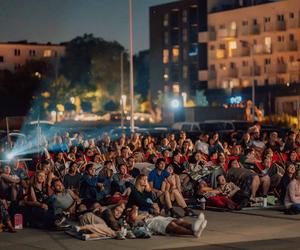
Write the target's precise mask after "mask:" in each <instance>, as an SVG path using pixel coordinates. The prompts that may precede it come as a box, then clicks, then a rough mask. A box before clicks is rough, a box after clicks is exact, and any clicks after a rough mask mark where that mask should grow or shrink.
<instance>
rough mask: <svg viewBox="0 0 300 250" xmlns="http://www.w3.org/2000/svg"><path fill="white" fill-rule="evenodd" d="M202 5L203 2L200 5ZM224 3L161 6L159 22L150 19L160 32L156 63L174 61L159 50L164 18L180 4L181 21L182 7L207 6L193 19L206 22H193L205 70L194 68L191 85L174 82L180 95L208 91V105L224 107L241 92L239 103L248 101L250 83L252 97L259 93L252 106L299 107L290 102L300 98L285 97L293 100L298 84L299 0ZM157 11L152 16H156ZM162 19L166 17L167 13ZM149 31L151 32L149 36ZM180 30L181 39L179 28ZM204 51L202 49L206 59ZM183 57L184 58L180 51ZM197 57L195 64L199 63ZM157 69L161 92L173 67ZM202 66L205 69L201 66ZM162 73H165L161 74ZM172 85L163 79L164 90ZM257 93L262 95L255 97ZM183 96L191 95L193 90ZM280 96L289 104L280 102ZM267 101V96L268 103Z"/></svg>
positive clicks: (299, 57) (169, 48)
mask: <svg viewBox="0 0 300 250" xmlns="http://www.w3.org/2000/svg"><path fill="white" fill-rule="evenodd" d="M203 2H206V3H205V4H203ZM224 2H225V1H216V0H207V1H188V0H186V1H185V0H183V1H181V2H175V3H173V4H174V5H172V4H170V5H162V6H161V8H160V9H159V10H160V11H161V12H160V13H161V14H160V18H159V20H156V21H152V20H151V15H150V27H151V23H152V22H154V23H155V22H156V27H157V26H158V24H157V22H160V23H161V28H158V30H159V31H160V32H161V33H160V34H161V35H160V39H162V40H161V41H160V46H161V47H160V48H161V50H160V51H158V50H157V51H155V53H156V54H157V55H156V57H155V59H157V58H158V55H159V56H160V61H163V62H167V59H169V60H172V56H173V54H172V52H173V51H172V50H171V49H172V47H168V46H164V42H165V40H164V39H163V38H164V34H165V33H164V32H162V31H163V29H162V27H163V19H162V18H163V13H173V9H176V7H175V6H176V5H180V6H183V7H181V8H179V7H177V8H178V10H179V12H180V13H179V14H178V15H179V16H181V19H182V18H183V17H184V16H185V14H184V11H185V9H186V8H187V6H191V4H195V6H196V5H197V8H198V9H200V8H201V7H202V8H205V7H206V13H203V11H202V12H199V11H198V15H204V16H203V18H202V19H201V18H199V17H198V20H200V19H201V20H202V21H203V23H205V19H206V25H203V27H202V26H201V25H200V23H198V25H200V26H201V27H202V28H203V29H199V30H198V48H199V47H200V45H201V46H203V47H202V50H198V53H199V55H198V56H199V58H202V59H203V60H204V59H206V60H207V63H206V64H207V65H206V68H205V66H204V67H200V66H199V65H200V64H199V63H198V65H196V67H197V66H198V68H197V74H195V75H194V77H195V78H194V81H193V82H189V84H190V85H188V84H187V83H186V82H184V81H183V78H182V79H179V80H180V81H181V82H182V85H183V86H182V88H181V89H180V91H185V89H186V88H189V89H190V90H192V89H199V88H201V87H207V90H206V93H207V95H208V96H211V98H210V99H211V100H213V99H218V98H219V99H222V100H223V103H225V102H226V101H227V100H228V97H230V95H232V93H237V94H239V92H241V93H243V94H244V98H243V99H245V98H250V99H251V86H252V84H254V85H255V86H256V92H258V93H257V97H258V99H257V102H256V105H259V104H261V103H262V104H263V105H264V106H268V109H269V111H270V112H271V111H275V110H276V111H278V112H279V113H282V112H283V111H282V110H286V109H284V108H283V106H284V107H287V106H288V107H296V106H297V107H298V106H299V104H298V103H299V102H298V101H294V100H295V98H296V100H298V99H300V94H299V98H298V97H293V98H291V97H290V96H297V95H298V93H297V91H296V89H298V84H299V83H300V1H299V0H281V1H280V0H279V1H263V0H262V1H258V0H237V1H226V5H225V4H224ZM200 3H201V4H202V5H200ZM205 5H206V6H205ZM166 7H168V8H166ZM157 8H158V7H156V9H152V11H153V10H155V11H157V12H158V10H157ZM150 14H151V9H150ZM164 15H165V16H166V14H164ZM152 18H153V16H152ZM152 25H153V24H152ZM172 27H173V26H171V30H172V29H173V28H172ZM153 30H154V28H152V29H151V30H150V32H151V31H153ZM179 30H181V35H182V36H183V34H184V32H185V31H184V28H181V29H179ZM156 35H158V33H156ZM150 36H151V33H150ZM154 41H155V40H154ZM150 43H153V39H152V40H151V39H150ZM165 44H166V43H165ZM156 46H157V45H156ZM179 46H180V48H181V51H184V45H183V44H179ZM205 48H207V51H206V54H205ZM152 49H155V46H152V47H151V46H150V58H151V55H152V54H154V52H152ZM165 49H168V52H164V50H165ZM164 53H165V54H164ZM170 53H171V54H170ZM182 54H183V55H184V52H182ZM164 55H166V57H164ZM167 56H168V57H167ZM183 57H184V56H183ZM199 58H198V60H201V59H199ZM188 59H189V60H188V61H187V62H186V65H188V66H189V65H190V64H191V61H190V58H189V57H188ZM179 62H180V66H179V68H181V69H182V70H181V73H182V76H183V75H184V70H183V69H184V67H185V62H184V60H183V59H182V60H181V61H179ZM152 64H153V63H152ZM152 64H151V61H150V72H153V71H155V67H154V70H153V69H152ZM161 65H162V66H161V72H159V73H160V74H156V79H155V80H156V82H157V81H158V78H159V77H160V83H161V85H160V86H161V87H162V86H164V87H165V85H166V84H165V83H166V81H162V79H161V77H162V76H167V75H168V76H169V75H172V74H173V73H174V72H173V71H172V68H171V69H170V67H165V66H169V64H167V63H165V64H164V63H162V64H161ZM201 65H205V63H203V64H201ZM156 67H158V65H156ZM171 67H172V66H171ZM167 68H169V71H166V70H167ZM163 70H165V71H163ZM170 70H171V71H170ZM188 71H189V73H190V72H191V71H193V69H192V68H190V67H189V68H188ZM156 72H158V71H156ZM153 74H154V72H153V73H150V83H151V85H152V84H153V81H152V80H153V79H152V75H153ZM174 80H176V79H173V78H171V79H168V86H172V84H173V86H174V84H175V86H176V81H174ZM163 83H164V84H163ZM155 84H156V83H155ZM155 84H154V85H155ZM179 85H180V84H179ZM283 86H285V87H286V88H283ZM271 87H272V88H271ZM276 88H278V89H280V91H281V92H278V91H277V92H276V91H275V92H276V93H277V94H278V96H277V95H275V96H274V95H272V94H271V95H269V90H271V89H272V90H273V91H274V89H276ZM161 89H162V88H161ZM260 89H261V90H262V91H264V92H260ZM285 89H286V90H285ZM291 89H295V91H291ZM169 90H170V89H169ZM173 90H174V89H173ZM218 90H219V91H218ZM151 91H156V89H151ZM188 92H189V93H190V94H191V95H192V94H193V91H188ZM211 93H214V95H212V94H211ZM216 93H219V94H216ZM222 93H225V94H224V95H223V94H222ZM260 94H262V95H260ZM285 94H286V96H287V98H286V100H287V102H289V104H285V103H284V102H285V101H284V100H285V97H284V96H285ZM226 95H227V97H226ZM260 96H261V98H260ZM266 96H269V98H270V99H268V98H266ZM277 97H278V98H277ZM276 98H277V99H276ZM297 98H298V99H297ZM222 100H220V102H222ZM291 102H292V104H291ZM221 104H222V103H221ZM294 110H295V109H294Z"/></svg>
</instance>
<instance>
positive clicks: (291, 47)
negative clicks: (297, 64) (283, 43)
mask: <svg viewBox="0 0 300 250" xmlns="http://www.w3.org/2000/svg"><path fill="white" fill-rule="evenodd" d="M287 50H288V51H297V50H298V42H297V41H289V43H288V48H287Z"/></svg>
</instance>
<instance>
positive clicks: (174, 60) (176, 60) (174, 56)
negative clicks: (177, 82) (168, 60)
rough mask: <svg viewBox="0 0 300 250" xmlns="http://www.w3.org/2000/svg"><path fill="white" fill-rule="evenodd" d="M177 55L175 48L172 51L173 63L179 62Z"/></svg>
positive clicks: (177, 51) (177, 49) (177, 50)
mask: <svg viewBox="0 0 300 250" xmlns="http://www.w3.org/2000/svg"><path fill="white" fill-rule="evenodd" d="M179 54H180V53H179V48H177V47H176V48H173V49H172V56H173V62H178V61H179Z"/></svg>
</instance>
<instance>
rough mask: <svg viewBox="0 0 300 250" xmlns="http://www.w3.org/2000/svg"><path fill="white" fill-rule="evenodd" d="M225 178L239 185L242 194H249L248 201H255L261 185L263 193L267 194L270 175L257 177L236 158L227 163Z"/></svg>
mask: <svg viewBox="0 0 300 250" xmlns="http://www.w3.org/2000/svg"><path fill="white" fill-rule="evenodd" d="M227 178H228V180H229V181H232V182H233V183H234V184H236V185H237V186H239V187H240V189H241V190H242V191H243V193H244V194H247V195H249V198H250V201H255V198H256V193H257V191H258V189H259V187H260V186H261V187H262V192H263V195H265V196H266V195H267V194H268V191H269V187H270V177H269V176H267V175H266V176H262V177H259V175H258V174H257V173H255V172H254V171H252V170H250V169H247V168H244V167H243V166H242V165H240V163H239V162H238V161H237V160H231V161H230V162H229V164H228V173H227Z"/></svg>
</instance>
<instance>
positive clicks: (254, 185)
mask: <svg viewBox="0 0 300 250" xmlns="http://www.w3.org/2000/svg"><path fill="white" fill-rule="evenodd" d="M259 185H260V180H259V177H258V175H255V176H254V177H253V180H252V187H251V188H252V189H251V197H250V199H254V198H255V197H256V192H257V190H258V188H259Z"/></svg>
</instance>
